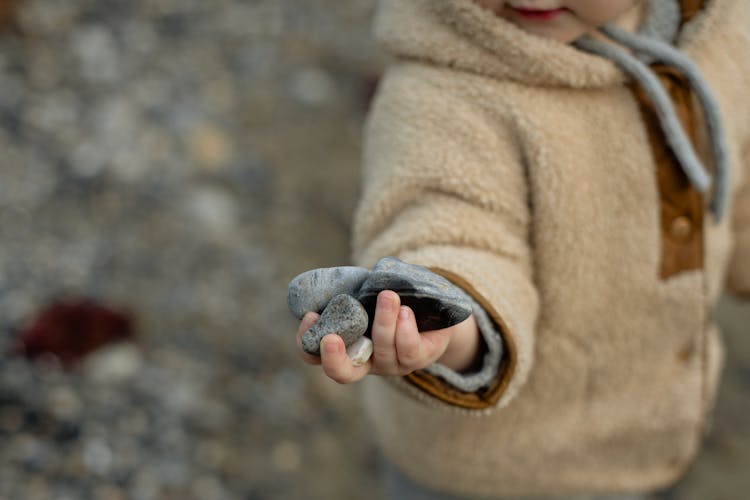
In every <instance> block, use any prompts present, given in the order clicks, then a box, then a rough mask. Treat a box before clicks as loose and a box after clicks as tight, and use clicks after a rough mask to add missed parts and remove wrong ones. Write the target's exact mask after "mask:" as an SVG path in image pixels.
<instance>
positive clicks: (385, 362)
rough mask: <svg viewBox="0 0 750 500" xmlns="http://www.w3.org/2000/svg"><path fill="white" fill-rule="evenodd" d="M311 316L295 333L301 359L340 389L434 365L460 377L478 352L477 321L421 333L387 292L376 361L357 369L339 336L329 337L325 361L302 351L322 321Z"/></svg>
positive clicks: (376, 335)
mask: <svg viewBox="0 0 750 500" xmlns="http://www.w3.org/2000/svg"><path fill="white" fill-rule="evenodd" d="M319 317H320V316H319V315H318V314H316V313H312V312H308V313H307V314H306V315H305V316H304V318H303V319H302V321H301V323H300V326H299V330H298V332H297V345H298V347H299V349H300V353H301V356H302V359H303V360H304V361H305V362H307V363H309V364H312V365H321V364H322V366H323V371H324V372H325V373H326V375H328V376H329V377H330V378H331V379H333V380H335V381H336V382H338V383H341V384H348V383H352V382H356V381H358V380H360V379H361V378H362V377H364V376H365V375H367V374H368V373H369V374H373V375H406V374H408V373H411V372H413V371H415V370H419V369H421V368H424V367H426V366H428V365H430V364H432V363H434V362H436V361H438V362H440V363H442V364H444V365H446V366H448V367H449V368H452V369H453V370H456V371H459V372H460V371H465V370H467V369H468V368H471V367H472V366H473V365H474V364H475V362H476V360H477V357H478V354H479V350H480V341H479V332H478V330H477V326H476V322H475V320H474V317H473V316H470V317H469V318H468V319H466V320H465V321H463V322H461V323H458V324H457V325H454V326H452V327H450V328H444V329H442V330H433V331H429V332H422V333H419V331H418V330H417V323H416V320H415V318H414V313H413V312H412V310H411V309H409V308H408V307H406V306H401V305H400V299H399V296H398V294H396V293H395V292H393V291H391V290H383V291H382V292H380V293H379V294H378V299H377V306H376V309H375V318H374V320H373V325H372V341H373V355H372V357H371V358H370V360H369V361H368V362H367V363H365V364H364V365H362V366H353V365H352V362H351V360H350V359H349V356H347V354H346V348H345V346H344V342H343V340H342V339H341V337H339V336H338V335H335V334H329V335H326V336H325V337H324V338H323V340H322V342H321V349H320V351H321V356H320V357H318V356H314V355H311V354H307V353H305V352H304V351H303V350H302V343H301V338H302V334H303V333H304V332H305V331H307V330H308V329H309V328H310V327H311V326H312V325H313V324H314V323H315V322H316V321H317V320H318V318H319Z"/></svg>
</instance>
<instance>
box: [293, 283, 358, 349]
mask: <svg viewBox="0 0 750 500" xmlns="http://www.w3.org/2000/svg"><path fill="white" fill-rule="evenodd" d="M367 324H368V316H367V313H366V312H365V309H364V308H363V307H362V304H360V303H359V302H358V301H357V299H355V298H354V297H352V296H351V295H346V294H340V295H336V296H335V297H334V298H332V299H331V301H330V302H329V303H328V305H327V306H326V308H325V309H324V310H323V314H321V315H320V319H319V320H318V321H317V322H316V323H315V324H314V325H313V326H311V327H310V329H309V330H307V331H306V332H305V333H304V334H303V335H302V348H303V349H304V350H305V352H307V353H309V354H315V355H320V341H321V339H322V338H323V337H325V336H326V335H328V334H329V333H335V334H336V335H338V336H339V337H341V338H342V339H343V340H344V345H346V346H347V347H349V346H350V345H352V344H353V343H354V342H356V341H357V340H358V339H359V338H360V337H362V335H364V333H365V331H367Z"/></svg>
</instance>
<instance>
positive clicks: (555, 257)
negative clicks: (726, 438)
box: [353, 0, 750, 495]
mask: <svg viewBox="0 0 750 500" xmlns="http://www.w3.org/2000/svg"><path fill="white" fill-rule="evenodd" d="M692 3H695V2H692ZM686 19H687V17H686ZM748 26H750V4H749V3H748V2H746V1H745V0H710V1H708V2H707V6H706V7H705V8H704V9H703V11H701V12H700V13H698V15H697V16H695V17H694V18H692V19H691V20H690V21H689V22H688V23H687V24H685V25H684V26H683V30H682V33H681V37H680V40H679V47H680V48H681V49H682V50H684V51H685V53H686V54H688V55H689V56H690V57H691V58H692V59H693V60H694V61H695V62H696V63H697V64H698V65H699V67H700V68H701V70H702V72H703V73H704V76H705V77H706V79H707V81H708V84H709V86H710V87H711V88H712V89H713V91H714V92H715V94H716V96H717V99H718V101H719V105H720V108H721V111H722V113H723V115H724V118H725V129H726V134H727V142H728V144H729V154H730V158H731V177H732V186H733V188H732V201H731V202H730V207H729V211H728V215H727V216H726V217H725V219H724V220H722V221H721V223H717V222H716V221H715V220H714V219H713V216H712V215H711V214H710V213H709V212H708V211H707V210H706V211H705V213H700V214H699V216H698V217H695V216H694V214H692V215H691V213H690V212H689V211H687V212H685V213H683V214H680V213H679V212H680V206H678V205H674V204H670V203H669V202H667V201H665V200H668V199H669V196H668V195H669V194H670V193H669V190H670V189H671V188H669V186H668V185H667V187H664V186H663V185H662V186H661V187H660V184H659V182H657V177H658V176H661V175H662V172H661V171H660V170H659V169H661V168H662V167H658V168H657V161H656V153H655V151H656V150H655V149H653V147H652V144H651V142H653V141H654V137H649V132H648V129H647V127H645V126H644V120H645V115H644V114H642V113H643V110H642V109H641V106H639V103H638V101H637V100H636V99H635V98H634V92H633V91H632V89H631V88H630V87H629V86H628V85H626V84H625V82H626V77H625V76H624V74H623V73H622V72H621V71H620V70H618V69H617V68H616V67H615V66H614V65H613V64H612V63H611V62H609V61H607V60H604V59H601V58H599V57H596V56H593V55H589V54H586V53H583V52H580V51H578V50H576V49H575V48H573V47H570V46H567V45H562V44H560V43H557V42H553V41H550V40H546V39H543V38H538V37H535V36H533V35H529V34H526V33H524V32H522V31H520V30H518V29H516V28H515V27H513V26H512V25H510V24H508V23H506V22H504V21H502V20H501V19H499V18H496V17H494V16H493V15H492V14H489V13H487V12H485V11H483V10H481V9H479V8H478V7H476V6H474V5H473V4H471V3H470V2H469V1H468V0H384V1H382V2H381V5H380V8H379V10H378V13H377V17H376V35H377V37H378V38H379V40H380V41H381V42H382V43H383V44H384V46H385V48H386V49H387V50H389V51H391V52H392V53H394V54H396V55H397V56H398V60H397V61H396V63H395V64H393V65H392V66H391V67H390V68H389V70H388V71H387V74H386V75H385V76H384V79H383V81H382V82H381V87H380V89H379V91H378V94H377V97H376V100H375V102H374V105H373V109H372V111H371V114H370V116H369V118H368V121H367V124H366V130H365V148H364V177H363V182H364V188H363V195H362V199H361V204H360V207H359V210H358V212H357V215H356V221H355V228H354V238H353V246H354V260H355V261H356V262H357V264H360V265H365V266H371V265H373V264H374V262H375V261H376V260H377V259H378V258H379V257H382V256H386V255H396V256H399V257H400V258H402V259H404V260H405V261H407V262H412V263H418V264H422V265H426V266H429V267H430V268H432V269H435V270H436V271H438V272H440V273H442V274H444V275H446V276H448V277H449V278H451V279H452V280H453V281H454V282H456V283H457V284H459V285H461V286H462V287H463V288H465V289H466V290H467V291H468V292H470V293H471V294H472V295H473V296H474V297H475V298H476V299H477V300H478V301H479V302H480V303H481V304H482V305H484V306H485V308H486V309H487V311H488V313H489V314H490V315H491V316H492V318H493V319H494V320H495V322H496V323H497V325H498V327H499V328H500V329H501V332H502V335H503V337H504V341H505V344H506V346H507V347H508V350H509V358H508V360H507V361H506V363H505V364H504V365H503V366H502V367H501V375H500V378H499V379H498V381H497V383H496V384H494V385H493V387H492V388H491V389H490V390H488V391H486V392H485V393H479V394H471V395H461V394H456V391H453V390H451V389H450V388H449V387H447V386H445V384H443V386H441V382H440V381H439V380H438V381H436V380H428V379H429V377H426V378H425V376H424V374H420V373H417V374H415V375H414V376H412V377H409V378H392V379H388V380H386V382H388V383H384V379H382V378H380V377H371V378H368V380H367V381H366V382H365V387H364V389H365V391H364V392H365V396H366V408H367V411H368V413H369V414H370V416H371V417H372V422H373V425H374V427H375V429H376V431H377V437H378V439H379V441H380V442H381V444H382V447H383V449H384V451H385V453H386V454H387V456H388V457H390V459H391V460H393V461H394V462H395V463H396V464H397V465H398V466H399V467H400V468H402V469H403V470H404V471H405V472H406V473H407V475H409V476H410V477H412V478H413V479H415V480H417V481H419V482H422V483H425V484H427V485H429V486H431V487H433V488H437V489H440V490H444V491H450V492H462V493H474V494H493V495H499V494H503V495H509V494H522V493H545V492H558V493H559V492H577V491H599V490H601V491H608V490H645V489H652V488H657V487H661V486H664V485H667V484H668V483H671V482H673V481H674V480H675V479H676V478H678V477H679V476H680V475H681V474H682V473H683V472H684V471H685V470H686V468H687V467H688V466H689V464H690V462H691V460H692V459H693V457H694V455H695V453H696V451H697V449H698V447H699V444H700V440H701V437H702V436H703V434H704V432H705V430H706V426H707V424H706V422H707V414H708V413H709V412H710V408H711V406H712V402H713V399H714V394H715V391H716V386H717V383H718V378H719V372H720V368H721V365H722V356H723V355H722V343H721V340H720V337H719V333H718V332H717V330H716V327H715V325H714V323H713V322H712V321H711V311H712V306H713V304H714V303H715V301H716V299H717V296H718V295H719V293H720V292H721V291H722V290H723V289H724V288H725V281H726V278H727V277H729V283H730V285H731V287H732V289H733V290H734V291H736V292H739V293H750V185H748V184H750V183H745V182H743V180H744V179H750V175H749V173H748V171H747V169H748V161H747V160H748V158H747V155H748V153H749V151H748V150H747V146H748V145H750V143H749V142H748V139H749V133H750V109H749V107H750V98H749V97H748V92H749V91H750V90H749V89H750V87H749V86H748V83H750V57H748V54H750V38H749V36H748V33H749V31H748ZM697 128H698V129H700V127H697ZM694 132H696V133H695V134H692V135H694V136H696V134H697V138H698V139H697V140H698V146H699V147H698V149H699V151H701V150H702V151H705V149H706V148H705V146H704V145H702V144H701V142H702V141H701V137H700V133H701V130H697V131H694ZM703 157H704V161H706V162H708V161H709V160H708V158H706V156H705V154H704V155H703ZM664 168H667V167H664ZM657 172H658V175H657ZM660 179H661V178H660ZM742 186H744V187H742ZM683 188H684V186H683ZM675 189H676V188H675ZM690 189H691V188H688V191H689V190H690ZM675 212H677V213H675ZM691 248H693V249H695V248H697V249H698V250H696V251H699V253H695V252H693V254H691V252H692V250H690V249H691ZM686 252H687V253H686ZM684 255H694V257H695V256H697V257H696V258H697V259H698V260H697V262H698V265H697V266H695V265H691V263H690V261H691V259H692V260H693V261H695V259H694V258H692V257H691V258H688V259H687V261H688V262H687V264H686V265H681V264H680V262H681V259H682V257H681V256H684ZM683 260H684V259H683ZM670 263H671V264H670ZM693 263H694V262H693ZM665 266H666V267H667V268H669V269H667V272H665Z"/></svg>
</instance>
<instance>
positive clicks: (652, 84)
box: [575, 36, 711, 193]
mask: <svg viewBox="0 0 750 500" xmlns="http://www.w3.org/2000/svg"><path fill="white" fill-rule="evenodd" d="M575 45H576V46H577V47H579V48H581V49H583V50H585V51H587V52H592V53H594V54H598V55H600V56H602V57H605V58H607V59H610V60H612V61H614V62H615V63H616V64H617V65H619V66H620V67H621V68H622V69H623V70H624V71H625V72H626V73H628V74H629V75H631V76H633V78H635V79H636V80H638V83H640V84H641V85H642V86H643V88H644V89H645V90H646V92H647V93H648V95H649V97H651V99H652V101H653V103H654V108H655V109H656V115H657V117H658V119H659V123H660V124H661V128H662V130H663V131H664V135H665V136H666V139H667V143H668V144H669V146H670V148H671V149H672V151H673V152H674V154H675V156H677V159H678V160H679V163H680V165H681V166H682V169H683V170H684V172H685V174H686V175H687V176H688V179H690V182H691V183H692V184H693V186H695V188H696V189H697V190H698V191H700V192H702V193H703V192H706V191H707V190H708V188H709V185H710V184H711V178H710V176H709V175H708V173H707V172H706V169H705V168H704V167H703V165H702V164H701V162H700V160H699V159H698V157H697V156H696V154H695V151H694V150H693V147H692V145H691V144H690V140H689V139H688V137H687V135H686V134H685V131H684V130H683V129H682V126H681V125H680V122H679V120H678V119H677V115H676V113H675V110H674V106H673V105H672V101H671V99H670V98H669V96H668V95H667V92H666V91H665V90H664V88H663V87H662V86H661V84H660V83H659V80H658V79H657V77H656V76H655V75H654V74H653V73H652V72H651V70H649V68H648V66H646V65H645V64H644V63H642V62H641V61H639V60H638V59H636V58H635V57H633V56H632V55H630V54H628V53H627V52H626V51H625V50H624V49H621V48H620V47H618V46H616V45H614V44H611V43H606V42H601V41H599V40H595V39H594V38H591V37H590V36H584V37H581V38H579V39H578V40H576V41H575Z"/></svg>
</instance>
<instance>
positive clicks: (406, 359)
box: [396, 306, 428, 375]
mask: <svg viewBox="0 0 750 500" xmlns="http://www.w3.org/2000/svg"><path fill="white" fill-rule="evenodd" d="M396 358H397V360H398V365H399V372H400V373H399V374H400V375H406V374H407V373H411V372H413V371H414V370H417V369H419V368H424V367H425V366H426V365H427V364H428V363H425V362H424V359H423V358H424V356H423V355H422V341H421V339H420V338H419V330H418V329H417V321H416V319H415V318H414V312H413V311H412V310H411V309H410V308H409V307H406V306H401V309H400V310H399V313H398V323H397V325H396Z"/></svg>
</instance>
